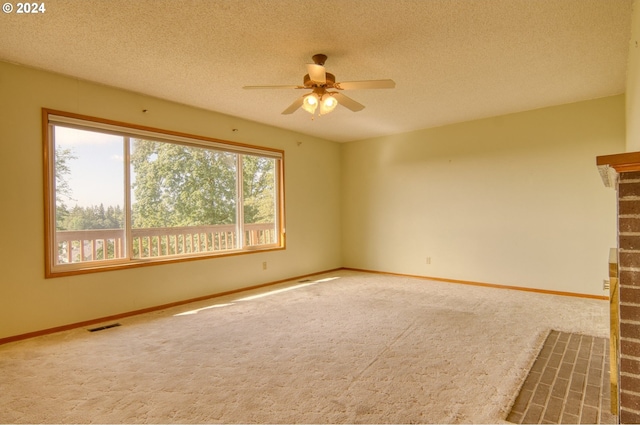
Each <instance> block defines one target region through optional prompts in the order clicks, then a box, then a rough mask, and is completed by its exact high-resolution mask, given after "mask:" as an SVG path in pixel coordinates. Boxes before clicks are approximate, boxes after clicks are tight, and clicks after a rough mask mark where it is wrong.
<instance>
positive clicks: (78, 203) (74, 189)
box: [53, 126, 126, 264]
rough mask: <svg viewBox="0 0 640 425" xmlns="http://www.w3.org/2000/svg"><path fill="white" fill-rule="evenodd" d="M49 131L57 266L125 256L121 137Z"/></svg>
mask: <svg viewBox="0 0 640 425" xmlns="http://www.w3.org/2000/svg"><path fill="white" fill-rule="evenodd" d="M53 132H54V134H53V140H54V152H55V156H54V168H55V175H54V187H55V194H54V195H55V226H56V246H57V256H55V261H56V264H67V263H80V262H84V261H104V260H113V259H117V258H123V257H125V256H126V243H125V231H124V213H123V207H124V155H123V147H124V143H123V138H122V137H120V136H113V135H109V134H104V133H99V132H93V131H87V130H78V129H73V128H67V127H60V126H55V127H54V128H53Z"/></svg>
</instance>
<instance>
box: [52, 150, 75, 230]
mask: <svg viewBox="0 0 640 425" xmlns="http://www.w3.org/2000/svg"><path fill="white" fill-rule="evenodd" d="M74 159H77V157H76V156H75V154H74V153H73V150H72V149H71V148H66V149H64V148H60V147H57V146H56V148H55V154H54V165H55V167H54V168H55V185H56V229H57V230H65V229H66V228H65V227H64V224H63V223H64V222H65V220H66V219H67V217H68V215H69V211H68V209H67V205H66V203H65V201H74V199H73V190H72V189H71V186H70V185H69V181H68V180H67V178H68V177H69V175H70V174H71V168H70V166H69V162H70V161H72V160H74Z"/></svg>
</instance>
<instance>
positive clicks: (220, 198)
mask: <svg viewBox="0 0 640 425" xmlns="http://www.w3.org/2000/svg"><path fill="white" fill-rule="evenodd" d="M236 163H237V155H236V154H234V153H229V152H222V151H216V150H212V149H205V148H200V147H194V146H186V145H178V144H172V143H161V142H153V141H147V140H140V139H135V140H134V141H133V149H132V153H131V165H132V168H133V174H134V176H135V181H134V183H133V185H132V186H133V191H134V196H135V202H134V203H133V215H132V218H133V226H134V227H136V228H141V227H176V226H196V225H213V224H229V223H233V222H234V221H235V215H236V214H235V208H236V199H235V198H236V196H235V193H236V168H237V165H236Z"/></svg>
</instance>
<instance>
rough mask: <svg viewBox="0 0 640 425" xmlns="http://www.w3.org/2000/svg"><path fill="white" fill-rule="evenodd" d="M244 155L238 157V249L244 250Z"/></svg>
mask: <svg viewBox="0 0 640 425" xmlns="http://www.w3.org/2000/svg"><path fill="white" fill-rule="evenodd" d="M243 175H244V172H243V169H242V155H241V154H237V155H236V239H237V242H236V243H237V244H238V249H244V247H245V240H244V199H243V183H244V182H243V180H244V179H243V177H242V176H243Z"/></svg>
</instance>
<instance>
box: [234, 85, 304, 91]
mask: <svg viewBox="0 0 640 425" xmlns="http://www.w3.org/2000/svg"><path fill="white" fill-rule="evenodd" d="M242 88H243V89H246V90H253V89H304V88H307V87H304V86H244V87H242Z"/></svg>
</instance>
